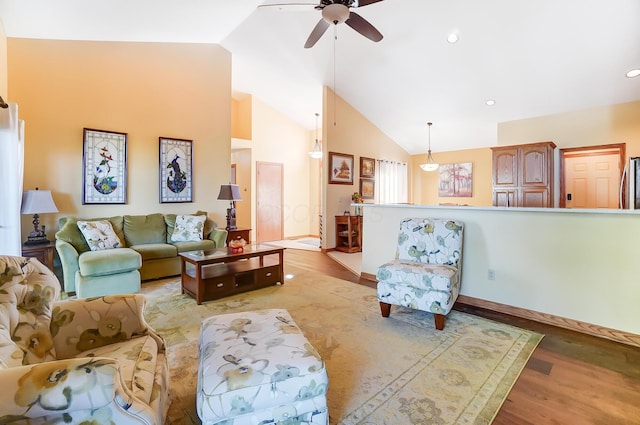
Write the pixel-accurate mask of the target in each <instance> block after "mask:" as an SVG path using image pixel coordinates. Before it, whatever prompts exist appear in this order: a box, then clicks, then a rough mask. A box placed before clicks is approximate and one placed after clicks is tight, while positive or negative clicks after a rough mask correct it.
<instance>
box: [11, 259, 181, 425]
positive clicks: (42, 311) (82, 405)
mask: <svg viewBox="0 0 640 425" xmlns="http://www.w3.org/2000/svg"><path fill="white" fill-rule="evenodd" d="M59 294H60V283H59V282H58V279H57V278H56V276H55V275H54V274H53V272H51V271H50V270H49V269H48V268H47V267H45V266H44V265H43V264H42V263H40V262H39V261H38V260H36V259H35V258H23V257H10V256H2V255H0V382H2V397H0V424H16V425H17V424H30V425H34V424H70V425H77V424H106V425H115V424H139V425H161V424H162V423H164V420H165V417H166V413H167V410H168V408H169V368H168V364H167V359H166V356H165V344H164V340H163V339H162V337H161V336H160V335H158V334H156V333H155V331H154V330H153V329H151V328H150V327H149V326H148V324H147V322H146V321H145V319H144V316H143V309H144V305H145V298H144V296H143V295H141V294H131V295H111V296H105V297H95V298H85V299H77V300H75V299H70V300H58V295H59Z"/></svg>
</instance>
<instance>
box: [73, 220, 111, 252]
mask: <svg viewBox="0 0 640 425" xmlns="http://www.w3.org/2000/svg"><path fill="white" fill-rule="evenodd" d="M78 229H80V231H81V232H82V236H84V239H85V240H86V241H87V245H89V248H91V251H102V250H104V249H113V248H122V242H121V241H120V238H118V235H116V232H114V231H113V226H111V222H109V220H100V221H80V220H78Z"/></svg>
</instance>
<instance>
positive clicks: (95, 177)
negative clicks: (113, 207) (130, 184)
mask: <svg viewBox="0 0 640 425" xmlns="http://www.w3.org/2000/svg"><path fill="white" fill-rule="evenodd" d="M82 166H83V173H82V203H83V204H126V203H127V133H119V132H116V131H105V130H95V129H91V128H85V129H84V130H83V152H82Z"/></svg>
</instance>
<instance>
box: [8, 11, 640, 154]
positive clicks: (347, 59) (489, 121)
mask: <svg viewBox="0 0 640 425" xmlns="http://www.w3.org/2000/svg"><path fill="white" fill-rule="evenodd" d="M273 3H279V4H284V5H283V6H272V7H258V6H260V5H263V4H273ZM300 3H308V4H305V5H300ZM313 3H315V2H313V1H311V2H307V1H304V0H303V1H298V2H293V1H288V0H281V1H278V0H268V1H263V0H242V1H241V0H189V1H183V2H178V1H169V0H94V1H90V2H88V1H86V0H57V1H55V2H52V1H50V0H31V1H28V2H26V1H24V0H0V19H2V23H3V26H4V29H5V32H6V35H7V36H8V37H25V38H45V39H65V40H109V41H144V42H180V43H191V42H193V43H219V44H221V45H222V46H224V47H225V48H226V49H228V50H229V51H230V52H231V53H232V58H233V59H232V60H233V71H232V75H233V77H232V78H233V82H232V85H233V89H234V91H236V92H241V93H250V94H252V95H254V96H257V97H259V98H260V99H262V100H263V101H264V102H266V103H268V104H270V105H272V106H273V107H274V108H276V109H278V110H279V111H281V112H282V113H284V114H286V115H288V116H289V117H291V118H292V119H293V120H295V121H297V122H299V123H300V124H301V125H303V126H305V127H306V128H309V129H313V128H314V127H315V113H316V112H319V113H321V112H322V86H323V85H327V86H330V87H333V88H335V90H336V92H337V93H338V95H340V96H341V97H342V98H344V99H345V100H346V101H347V102H348V103H350V104H351V105H352V106H353V107H354V108H356V109H357V110H359V111H360V112H361V113H362V114H363V115H364V116H365V117H367V118H368V119H369V120H370V121H371V122H372V123H373V124H374V125H376V126H377V127H378V128H380V129H381V130H382V131H383V132H384V133H385V134H387V135H388V136H389V137H390V138H392V139H393V140H395V141H396V142H397V143H398V144H400V145H401V146H403V147H404V148H405V149H406V150H407V151H408V152H409V153H411V154H416V153H422V152H425V151H426V143H427V125H426V122H427V121H432V122H433V127H432V131H431V140H432V149H433V151H435V152H437V151H448V150H458V149H466V148H473V147H484V146H492V145H495V144H496V140H497V124H498V123H500V122H505V121H511V120H517V119H523V118H530V117H536V116H542V115H549V114H556V113H562V112H568V111H575V110H580V109H587V108H592V107H598V106H605V105H610V104H616V103H624V102H630V101H637V100H640V77H636V78H628V77H626V76H625V73H626V72H627V71H629V70H631V69H634V68H640V1H638V0H610V1H602V0H536V1H530V0H529V1H525V0H482V1H478V0H447V1H443V0H384V1H380V2H378V3H374V4H370V5H367V6H364V7H359V8H352V9H351V10H352V11H354V12H356V13H358V14H359V15H361V16H362V17H363V18H365V19H366V20H368V21H369V22H370V23H371V24H373V25H374V26H375V27H376V28H377V29H378V30H379V31H380V32H381V33H382V34H383V35H384V38H383V39H382V40H381V41H380V42H378V43H374V42H372V41H370V40H368V39H367V38H365V37H363V36H362V35H360V34H358V33H357V32H356V31H354V30H353V29H352V28H350V27H348V26H347V25H345V24H339V25H337V26H336V27H335V28H334V27H331V28H329V30H328V31H327V32H326V33H325V34H324V35H323V36H322V37H321V38H320V40H319V41H318V43H317V44H316V45H315V46H314V47H313V48H310V49H304V48H303V45H304V43H305V41H306V39H307V37H308V36H309V34H310V33H311V30H312V29H313V27H314V26H315V25H316V23H317V22H318V20H319V19H320V16H321V15H320V11H319V10H316V9H314V8H313ZM451 33H456V34H457V35H458V37H459V40H458V42H457V43H449V42H448V41H447V37H448V35H449V34H451ZM334 36H335V37H334ZM489 99H492V100H494V101H495V105H493V106H488V105H487V104H486V103H485V102H486V101H487V100H489ZM336 118H337V120H338V122H339V117H336Z"/></svg>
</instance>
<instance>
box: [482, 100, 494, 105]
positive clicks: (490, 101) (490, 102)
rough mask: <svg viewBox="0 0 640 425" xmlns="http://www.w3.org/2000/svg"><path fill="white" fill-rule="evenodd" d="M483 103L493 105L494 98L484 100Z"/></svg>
mask: <svg viewBox="0 0 640 425" xmlns="http://www.w3.org/2000/svg"><path fill="white" fill-rule="evenodd" d="M484 103H486V104H487V106H493V105H495V104H496V101H495V100H493V99H489V100H487V101H486V102H484Z"/></svg>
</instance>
